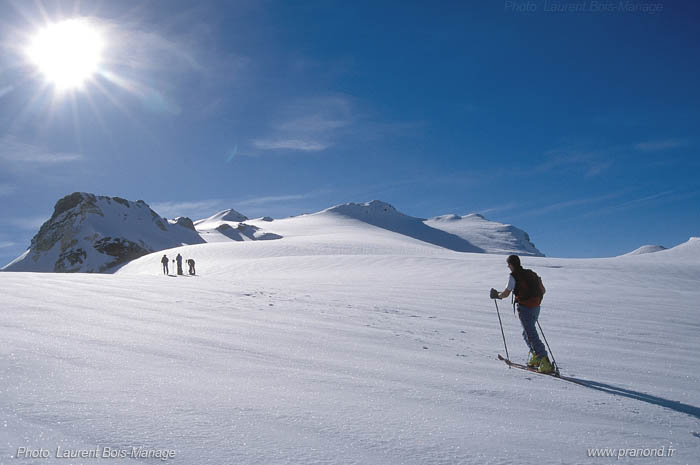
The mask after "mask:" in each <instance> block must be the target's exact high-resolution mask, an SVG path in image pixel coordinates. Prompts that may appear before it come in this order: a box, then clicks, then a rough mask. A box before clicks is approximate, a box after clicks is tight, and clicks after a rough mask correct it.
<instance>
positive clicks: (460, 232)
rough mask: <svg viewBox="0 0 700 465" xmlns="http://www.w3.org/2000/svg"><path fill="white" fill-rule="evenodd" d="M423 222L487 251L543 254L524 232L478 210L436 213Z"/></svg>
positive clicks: (537, 255)
mask: <svg viewBox="0 0 700 465" xmlns="http://www.w3.org/2000/svg"><path fill="white" fill-rule="evenodd" d="M425 224H427V225H428V226H430V227H433V228H436V229H441V230H443V231H446V232H448V233H451V234H454V235H456V236H459V237H461V238H463V239H464V240H467V241H469V242H470V243H472V244H474V245H475V246H477V247H479V248H481V249H483V250H484V251H485V252H486V253H494V254H506V255H508V254H518V255H530V256H536V257H544V254H543V253H542V252H540V251H539V250H537V247H535V244H533V243H532V241H531V240H530V236H529V235H528V234H527V233H526V232H525V231H523V230H522V229H519V228H516V227H515V226H513V225H510V224H503V223H499V222H497V221H490V220H487V219H486V218H484V216H483V215H480V214H478V213H471V214H469V215H465V216H459V215H442V216H436V217H434V218H430V219H428V220H425Z"/></svg>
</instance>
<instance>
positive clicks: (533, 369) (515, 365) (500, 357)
mask: <svg viewBox="0 0 700 465" xmlns="http://www.w3.org/2000/svg"><path fill="white" fill-rule="evenodd" d="M498 360H503V361H504V362H505V363H506V365H508V366H509V367H513V368H520V369H521V370H527V371H530V372H532V373H537V374H538V375H547V376H554V377H555V378H561V375H560V374H559V369H558V368H556V367H555V369H554V371H553V372H552V373H540V372H539V371H537V367H529V366H527V365H523V364H521V363H516V362H512V361H510V360H508V359H507V358H505V357H503V355H501V354H498Z"/></svg>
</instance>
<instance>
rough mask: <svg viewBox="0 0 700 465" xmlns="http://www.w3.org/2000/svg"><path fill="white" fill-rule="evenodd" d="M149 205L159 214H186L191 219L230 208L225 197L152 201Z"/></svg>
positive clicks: (174, 215) (166, 215) (170, 216)
mask: <svg viewBox="0 0 700 465" xmlns="http://www.w3.org/2000/svg"><path fill="white" fill-rule="evenodd" d="M149 205H150V207H151V208H152V209H153V210H154V211H155V212H156V213H158V214H159V215H161V216H164V217H167V218H173V217H176V216H187V217H190V218H191V219H193V220H198V219H201V218H206V217H208V216H210V215H211V214H213V213H215V212H217V211H220V210H225V209H227V208H232V206H231V205H230V201H228V200H225V199H206V200H194V201H184V202H154V203H151V204H149Z"/></svg>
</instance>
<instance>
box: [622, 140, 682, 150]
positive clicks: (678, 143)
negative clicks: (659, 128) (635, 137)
mask: <svg viewBox="0 0 700 465" xmlns="http://www.w3.org/2000/svg"><path fill="white" fill-rule="evenodd" d="M688 145H690V141H688V140H687V139H664V140H654V141H647V142H640V143H638V144H636V145H635V146H634V147H635V148H636V149H637V150H641V151H642V152H659V151H663V150H670V149H676V148H679V147H686V146H688Z"/></svg>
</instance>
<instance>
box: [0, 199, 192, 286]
mask: <svg viewBox="0 0 700 465" xmlns="http://www.w3.org/2000/svg"><path fill="white" fill-rule="evenodd" d="M191 224H192V221H191V220H189V219H188V218H179V219H177V220H176V221H173V222H172V223H171V222H168V221H166V220H165V219H164V218H161V217H160V216H159V215H158V214H157V213H156V212H154V211H153V210H151V208H150V207H149V206H148V205H147V204H146V202H144V201H143V200H139V201H137V202H132V201H129V200H126V199H123V198H121V197H107V196H97V195H94V194H88V193H84V192H74V193H73V194H70V195H67V196H65V197H63V198H62V199H60V200H59V201H58V202H56V206H55V207H54V212H53V215H52V216H51V218H50V219H49V220H47V221H46V222H45V223H44V224H43V225H42V226H41V229H40V230H39V232H38V233H37V234H36V235H35V236H34V237H33V238H32V241H31V245H30V247H29V250H27V251H26V252H25V253H23V254H22V255H21V256H19V257H18V258H17V259H15V260H14V261H12V262H11V263H9V264H8V265H7V266H5V267H4V268H3V270H4V271H39V272H87V273H102V272H112V271H114V270H116V269H117V268H118V267H119V266H121V265H123V264H124V263H128V262H129V261H131V260H133V259H135V258H138V257H141V256H143V255H146V254H149V253H152V252H155V251H158V250H163V249H168V248H172V247H178V246H180V245H184V244H199V243H202V242H204V240H203V239H202V238H201V237H200V236H199V234H197V232H196V231H195V230H194V228H192V227H191Z"/></svg>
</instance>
